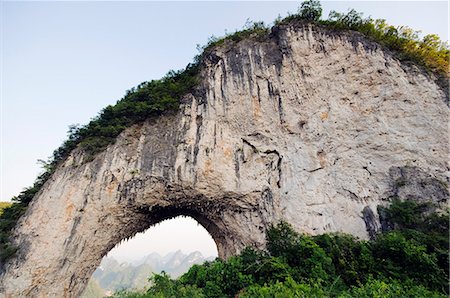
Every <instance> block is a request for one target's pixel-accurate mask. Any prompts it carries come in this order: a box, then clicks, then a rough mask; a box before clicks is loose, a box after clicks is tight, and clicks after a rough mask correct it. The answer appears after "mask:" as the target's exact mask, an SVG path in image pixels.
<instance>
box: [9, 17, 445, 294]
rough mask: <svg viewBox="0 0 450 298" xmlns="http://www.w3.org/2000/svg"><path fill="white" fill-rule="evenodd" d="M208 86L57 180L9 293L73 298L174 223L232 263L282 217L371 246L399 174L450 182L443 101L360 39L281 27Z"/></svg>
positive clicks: (219, 57)
mask: <svg viewBox="0 0 450 298" xmlns="http://www.w3.org/2000/svg"><path fill="white" fill-rule="evenodd" d="M201 75H202V81H201V84H200V86H199V88H198V90H197V92H196V93H195V94H189V95H187V96H186V97H185V98H183V102H182V105H181V107H180V110H179V112H177V113H173V114H167V115H163V116H161V117H159V118H155V119H149V120H148V121H146V122H145V123H143V124H141V125H136V126H133V127H131V128H128V129H127V130H126V131H124V132H123V133H122V134H121V135H120V136H119V137H118V139H117V141H116V143H115V144H113V145H111V146H109V147H108V148H107V150H106V151H105V152H102V153H100V154H98V155H97V156H96V157H95V159H94V160H93V161H87V160H86V158H85V156H84V155H83V152H82V151H80V150H75V151H74V152H72V154H71V155H70V156H69V158H68V159H67V160H66V161H65V162H64V163H63V164H61V165H60V166H59V167H58V169H57V170H56V172H55V173H54V174H53V176H52V177H51V179H50V180H49V181H47V183H46V184H45V185H44V187H43V188H42V189H41V191H40V192H39V193H38V194H37V195H36V197H35V198H34V199H33V201H32V203H31V204H30V206H29V207H28V210H27V212H26V214H25V215H24V216H23V217H22V218H21V220H20V221H19V223H18V226H17V227H16V229H15V231H14V239H13V240H14V243H15V244H16V245H18V246H19V248H20V249H19V251H18V252H17V255H16V257H15V258H13V259H11V260H10V261H9V262H8V263H7V264H6V265H5V267H4V271H3V273H2V276H1V287H2V288H1V293H2V295H3V296H12V297H24V296H26V297H33V296H39V297H40V296H47V297H74V296H77V295H78V294H79V293H80V292H81V291H82V290H83V288H84V286H85V285H86V283H87V280H88V278H89V277H90V276H91V274H92V272H93V271H94V269H95V268H96V266H98V264H99V263H100V260H101V258H102V257H103V255H105V254H106V253H107V252H108V251H109V250H110V249H111V248H112V247H114V245H115V244H116V243H118V242H119V241H120V240H122V239H124V238H127V237H130V236H132V235H134V234H135V233H136V232H140V231H143V230H145V229H146V228H148V227H149V226H150V225H152V224H155V223H157V222H158V221H161V220H163V219H164V218H168V217H171V216H175V215H179V214H184V215H189V216H192V217H194V218H195V219H196V220H198V221H199V222H200V223H201V224H203V225H204V227H205V228H206V229H207V230H208V231H209V232H210V233H211V235H212V236H213V238H214V240H215V241H216V243H217V246H218V250H219V255H220V256H221V257H225V258H226V257H228V256H230V255H232V254H235V253H237V252H239V251H240V250H241V249H242V248H244V247H245V246H247V245H250V246H257V247H262V246H264V243H265V240H264V239H265V229H266V228H267V227H269V226H270V224H271V223H274V222H277V221H279V220H286V221H288V222H289V223H291V224H292V225H293V226H294V227H295V228H296V229H297V230H299V231H302V232H307V233H324V232H347V233H352V234H354V235H356V236H359V237H363V238H367V231H366V229H367V227H370V229H371V231H372V232H373V230H374V229H376V228H377V222H376V221H377V219H376V216H375V214H376V206H377V205H378V204H382V203H383V201H384V200H385V199H386V198H388V197H389V195H390V194H391V192H392V189H393V185H394V184H395V181H393V180H392V177H393V176H392V175H391V172H392V169H395V168H401V167H405V166H408V167H409V168H410V169H416V168H417V169H421V170H420V173H425V174H423V175H425V176H426V177H432V178H430V179H435V180H436V179H445V172H446V171H447V159H446V156H447V152H448V140H447V137H446V136H447V133H446V132H447V119H448V116H449V113H448V107H447V106H446V104H445V98H446V94H445V92H443V90H442V88H441V87H439V86H438V85H437V84H436V83H435V80H434V79H433V77H432V76H429V75H428V74H426V73H424V72H423V71H421V70H420V69H418V68H415V67H407V66H404V65H402V64H401V63H400V62H399V61H397V60H396V59H394V58H393V57H392V56H391V55H390V54H389V53H387V52H385V51H383V50H382V49H381V48H380V47H379V46H378V45H377V44H375V43H373V42H370V41H368V40H366V39H364V38H362V36H361V35H359V34H356V33H352V34H347V33H340V34H338V33H336V32H329V31H326V30H325V29H321V28H318V27H314V26H309V25H305V26H303V25H302V26H300V27H295V26H284V27H277V30H274V31H273V33H272V35H271V37H270V38H269V39H268V40H266V41H263V42H257V41H254V40H244V41H241V42H239V43H237V44H233V45H232V46H231V45H227V44H225V45H224V46H223V47H220V48H217V49H215V50H214V51H212V52H211V53H210V54H209V55H208V56H207V58H206V61H205V67H204V69H203V70H202V73H201ZM425 176H424V177H425ZM427 179H428V178H427ZM435 180H433V181H435ZM430 181H431V180H430ZM436 181H437V180H436ZM436 185H437V184H436ZM397 193H398V194H401V193H402V192H397ZM405 193H407V192H405ZM363 210H364V212H365V213H364V216H363V214H362V212H363ZM364 219H366V221H367V219H370V221H371V222H370V223H369V225H368V226H367V227H366V223H365V222H364ZM93 239H95V241H93Z"/></svg>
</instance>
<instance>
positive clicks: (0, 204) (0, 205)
mask: <svg viewBox="0 0 450 298" xmlns="http://www.w3.org/2000/svg"><path fill="white" fill-rule="evenodd" d="M11 204H12V203H10V202H0V215H2V213H3V209H5V208H8V207H10V206H11Z"/></svg>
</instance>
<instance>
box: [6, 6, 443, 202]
mask: <svg viewBox="0 0 450 298" xmlns="http://www.w3.org/2000/svg"><path fill="white" fill-rule="evenodd" d="M299 3H300V2H297V1H296V2H293V1H292V2H281V1H278V2H270V1H265V2H257V1H249V2H239V1H228V2H187V1H185V2H13V1H9V2H5V1H2V2H1V4H0V5H1V56H2V57H1V58H2V63H1V75H2V76H1V84H2V85H1V179H0V181H1V183H0V188H1V189H0V200H9V199H10V198H11V197H12V196H14V195H17V194H18V193H19V192H20V191H21V190H22V189H23V188H24V187H27V186H30V185H31V184H32V183H33V181H34V179H35V177H36V176H37V174H38V173H39V172H40V166H39V165H38V164H37V160H38V159H47V157H49V156H50V155H51V154H52V152H53V150H54V149H56V148H57V147H58V146H59V145H60V144H61V143H62V142H63V141H64V139H65V137H66V132H67V129H68V126H69V125H71V124H75V123H80V124H85V123H87V122H88V121H89V119H91V118H92V117H94V116H95V115H97V113H98V112H99V111H100V110H101V109H102V108H103V107H105V106H106V105H108V104H113V103H115V102H116V101H117V100H118V99H120V98H121V97H122V96H123V94H124V93H125V90H127V89H129V88H131V87H133V86H136V85H137V84H139V83H140V82H142V81H147V80H151V79H157V78H160V77H161V76H163V75H164V74H165V73H166V72H167V71H168V70H170V69H180V68H183V67H184V66H185V65H186V64H188V63H189V62H191V61H192V58H193V57H194V56H195V55H196V54H197V53H198V52H197V50H196V45H197V44H205V43H206V41H207V39H208V37H210V36H211V35H216V36H221V35H223V34H224V33H225V30H227V31H228V32H232V31H234V30H236V29H239V28H241V27H242V26H243V25H244V24H245V22H246V20H247V19H251V20H254V21H258V20H263V21H265V22H267V23H270V22H272V21H273V20H274V19H275V18H276V17H277V16H278V15H279V14H280V15H281V16H286V15H287V12H288V11H290V12H295V11H296V10H297V7H298V6H299ZM322 5H323V8H324V16H328V13H329V11H330V10H332V9H333V10H337V11H341V12H345V11H347V9H348V8H350V7H352V8H355V9H356V10H358V11H362V12H364V13H365V15H366V16H368V15H370V16H372V17H373V18H384V19H387V21H388V23H390V24H393V25H407V26H410V27H412V28H414V29H416V30H422V31H423V32H424V33H425V34H427V33H437V34H438V35H440V36H441V38H442V39H444V40H448V3H447V1H440V2H432V1H422V2H421V1H399V2H393V1H372V2H368V1H354V2H349V1H346V2H342V1H331V2H322Z"/></svg>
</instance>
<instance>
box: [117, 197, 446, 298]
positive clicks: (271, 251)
mask: <svg viewBox="0 0 450 298" xmlns="http://www.w3.org/2000/svg"><path fill="white" fill-rule="evenodd" d="M423 206H424V205H423V204H418V203H414V202H410V201H405V202H400V201H398V200H394V201H393V202H392V204H391V205H390V206H389V207H383V208H384V209H385V211H386V213H387V214H390V215H391V216H393V217H392V218H391V220H393V221H395V222H396V225H395V229H394V230H391V231H388V232H387V233H384V234H380V235H378V237H377V238H376V239H375V240H373V241H363V240H358V239H356V238H355V237H353V236H350V235H344V234H324V235H319V236H307V235H301V234H298V233H297V232H295V231H294V229H293V228H292V227H291V226H290V225H289V224H287V223H285V222H280V223H278V224H276V225H274V226H272V227H271V228H270V229H268V231H267V233H266V235H267V250H263V251H260V250H255V249H252V248H246V249H245V250H244V251H243V252H242V253H241V254H240V255H239V256H234V257H231V258H229V259H228V260H227V261H223V260H219V259H217V260H215V261H213V262H206V263H204V264H203V265H194V266H193V267H192V268H191V269H190V270H189V271H188V272H187V273H186V274H184V275H183V276H181V277H180V278H179V279H178V280H172V279H170V278H169V277H168V276H167V275H166V274H164V273H163V274H162V275H155V276H154V277H153V278H152V283H153V286H152V287H151V288H150V289H149V290H148V291H147V293H145V294H142V296H125V297H185V296H183V295H185V294H184V293H186V291H192V292H189V293H190V295H191V296H192V297H380V298H381V297H446V294H448V288H447V285H448V283H447V281H448V276H449V275H448V269H445V270H444V269H443V268H442V266H443V265H444V264H440V261H439V259H438V258H437V257H436V254H435V253H434V252H429V251H427V247H428V246H429V245H430V241H432V240H431V239H428V238H426V237H424V236H423V235H422V236H420V237H419V236H417V237H416V238H408V237H407V235H409V233H411V231H412V230H409V229H405V226H408V227H414V231H415V232H416V234H417V235H419V234H424V233H425V231H427V232H428V231H430V229H432V230H434V231H435V233H436V235H438V236H440V237H444V236H445V237H446V236H447V235H448V224H449V218H448V214H446V215H445V214H436V213H430V212H429V210H428V209H426V208H424V207H423ZM427 206H430V205H429V204H427ZM436 218H439V220H438V221H437V222H439V223H440V224H441V227H444V226H447V230H446V229H439V228H436V226H435V225H434V224H432V225H431V226H430V221H432V222H433V223H435V222H436ZM412 222H414V224H413V225H412V226H411V224H412ZM418 239H420V240H421V241H425V242H419V241H418ZM431 244H433V245H437V246H436V247H434V246H432V247H434V248H433V249H437V248H439V249H442V250H444V249H445V247H441V246H440V245H441V243H438V244H436V243H435V242H433V241H432V242H431ZM444 245H445V244H444ZM447 252H448V249H447Z"/></svg>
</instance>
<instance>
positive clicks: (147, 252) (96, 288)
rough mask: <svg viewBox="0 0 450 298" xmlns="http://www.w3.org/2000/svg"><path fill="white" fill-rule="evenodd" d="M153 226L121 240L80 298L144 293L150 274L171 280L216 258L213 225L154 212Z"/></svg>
mask: <svg viewBox="0 0 450 298" xmlns="http://www.w3.org/2000/svg"><path fill="white" fill-rule="evenodd" d="M156 214H158V216H155V217H157V218H155V217H153V220H157V223H155V224H152V225H151V226H150V227H149V228H147V229H145V231H143V232H138V233H136V234H135V235H134V236H133V237H132V238H130V239H123V240H122V241H120V242H119V243H118V244H117V245H116V246H115V247H114V248H113V249H111V250H110V251H109V252H108V253H107V254H106V255H105V256H104V257H103V259H102V261H101V263H100V265H99V266H98V267H97V268H96V270H95V271H94V273H93V274H92V276H91V278H90V280H89V282H88V285H87V287H86V289H85V291H84V292H83V295H82V296H81V297H84V298H95V297H105V296H110V295H112V294H113V293H114V292H116V291H118V290H121V289H137V290H140V289H144V288H146V287H148V286H149V282H148V278H149V277H150V276H151V275H152V274H153V273H161V271H165V272H166V273H168V274H169V275H170V276H171V277H172V278H177V277H179V276H181V275H182V274H183V273H185V272H187V271H188V270H189V268H190V267H191V266H192V265H194V264H201V263H203V262H205V261H212V260H214V259H215V258H216V257H218V247H217V245H216V242H215V240H214V238H213V236H212V234H211V232H210V230H212V231H213V233H217V230H215V229H216V227H215V226H214V224H212V223H211V222H209V221H208V220H207V219H205V218H204V217H202V216H200V215H198V214H194V213H192V212H187V211H186V210H177V211H176V212H175V210H170V209H169V210H167V209H165V211H164V212H161V210H160V211H158V212H156Z"/></svg>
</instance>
